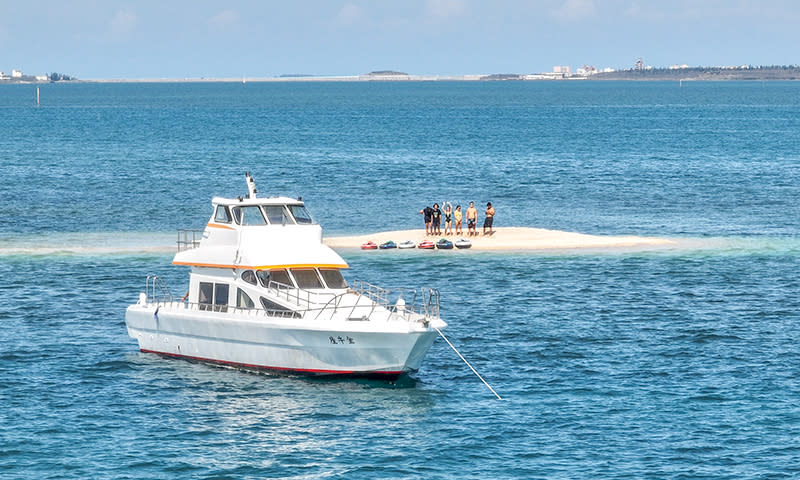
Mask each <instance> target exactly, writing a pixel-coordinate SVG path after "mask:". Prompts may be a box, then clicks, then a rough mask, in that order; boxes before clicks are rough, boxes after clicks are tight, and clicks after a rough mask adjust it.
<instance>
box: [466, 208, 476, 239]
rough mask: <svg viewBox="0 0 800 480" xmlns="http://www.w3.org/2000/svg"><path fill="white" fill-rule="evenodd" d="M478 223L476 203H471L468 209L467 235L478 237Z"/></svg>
mask: <svg viewBox="0 0 800 480" xmlns="http://www.w3.org/2000/svg"><path fill="white" fill-rule="evenodd" d="M477 223H478V209H477V208H475V202H469V208H468V209H467V235H469V236H472V235H477V234H478V231H477V230H476V229H475V224H477Z"/></svg>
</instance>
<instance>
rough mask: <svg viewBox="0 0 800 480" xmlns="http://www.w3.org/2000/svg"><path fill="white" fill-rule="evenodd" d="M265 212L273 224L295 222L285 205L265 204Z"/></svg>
mask: <svg viewBox="0 0 800 480" xmlns="http://www.w3.org/2000/svg"><path fill="white" fill-rule="evenodd" d="M264 213H265V214H266V215H267V219H268V220H269V223H271V224H272V225H286V224H287V223H289V224H293V223H294V220H292V217H291V216H290V215H289V212H287V211H286V209H285V208H284V207H283V205H264Z"/></svg>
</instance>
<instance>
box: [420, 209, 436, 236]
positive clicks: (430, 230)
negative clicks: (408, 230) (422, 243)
mask: <svg viewBox="0 0 800 480" xmlns="http://www.w3.org/2000/svg"><path fill="white" fill-rule="evenodd" d="M419 213H421V214H422V215H423V217H424V218H425V235H426V236H427V235H431V234H433V227H431V217H432V216H433V209H432V208H431V207H430V206H427V207H425V208H423V209H422V210H420V211H419Z"/></svg>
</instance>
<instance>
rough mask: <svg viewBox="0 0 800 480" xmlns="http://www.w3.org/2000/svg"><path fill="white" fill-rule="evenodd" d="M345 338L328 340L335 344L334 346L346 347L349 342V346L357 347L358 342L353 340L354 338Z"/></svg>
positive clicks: (330, 338) (329, 338)
mask: <svg viewBox="0 0 800 480" xmlns="http://www.w3.org/2000/svg"><path fill="white" fill-rule="evenodd" d="M345 338H346V340H345ZM345 338H342V337H328V340H330V341H331V343H332V344H334V345H336V344H341V345H344V344H345V342H347V343H348V344H349V345H355V344H356V341H355V340H353V337H345Z"/></svg>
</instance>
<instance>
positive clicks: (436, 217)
mask: <svg viewBox="0 0 800 480" xmlns="http://www.w3.org/2000/svg"><path fill="white" fill-rule="evenodd" d="M431 221H432V223H431V230H432V232H431V233H432V234H433V235H441V234H442V210H441V209H440V208H439V204H438V203H434V204H433V214H431Z"/></svg>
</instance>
